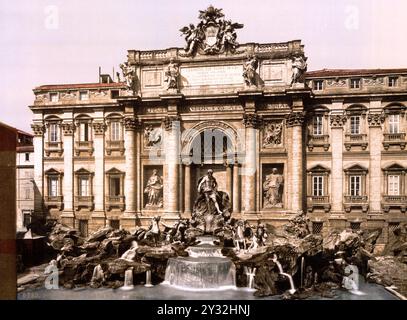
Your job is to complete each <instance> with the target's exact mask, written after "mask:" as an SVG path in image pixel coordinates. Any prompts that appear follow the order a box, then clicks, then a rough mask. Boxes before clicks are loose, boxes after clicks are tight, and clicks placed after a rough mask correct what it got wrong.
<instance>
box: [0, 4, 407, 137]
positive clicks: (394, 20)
mask: <svg viewBox="0 0 407 320" xmlns="http://www.w3.org/2000/svg"><path fill="white" fill-rule="evenodd" d="M210 4H212V5H213V6H215V7H217V8H223V13H224V14H225V17H226V18H227V19H231V20H232V21H234V22H239V23H243V24H244V28H243V29H240V30H238V38H237V40H238V42H240V43H245V42H259V43H272V42H285V41H290V40H297V39H301V40H302V43H303V44H304V45H305V54H306V56H308V70H318V69H323V68H330V69H333V68H343V69H347V68H407V54H406V52H407V41H406V40H407V39H406V30H407V19H406V18H405V13H406V12H407V1H405V0H342V1H338V0H301V1H300V0H269V1H265V0H263V1H261V0H223V1H221V0H205V1H202V0H171V1H164V0H149V1H139V0H69V1H64V0H18V1H17V0H16V1H10V0H0V48H1V50H0V70H1V72H2V74H1V76H0V103H1V105H0V121H2V122H5V123H7V124H9V125H12V126H15V127H18V128H19V129H22V130H26V131H28V132H31V128H30V125H31V119H32V112H31V110H30V109H29V108H28V106H29V105H31V104H32V103H33V101H34V94H33V92H32V89H33V88H35V87H37V86H39V85H44V84H59V83H87V82H97V81H98V68H99V66H100V67H101V68H102V72H104V73H112V70H113V68H114V69H115V71H118V70H119V67H118V66H119V64H120V63H122V62H123V61H125V60H126V55H127V50H129V49H135V50H149V49H164V48H169V47H183V46H184V38H183V37H181V35H180V32H179V29H180V28H181V27H183V26H185V25H187V24H189V23H194V24H196V23H197V22H198V21H199V20H198V13H199V11H198V10H203V9H206V8H207V7H208V6H209V5H210Z"/></svg>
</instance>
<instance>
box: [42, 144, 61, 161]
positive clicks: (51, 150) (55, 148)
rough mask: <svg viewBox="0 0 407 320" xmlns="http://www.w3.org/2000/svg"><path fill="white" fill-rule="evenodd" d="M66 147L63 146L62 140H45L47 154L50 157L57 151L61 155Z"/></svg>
mask: <svg viewBox="0 0 407 320" xmlns="http://www.w3.org/2000/svg"><path fill="white" fill-rule="evenodd" d="M63 151H64V149H63V147H62V141H57V142H50V141H48V142H45V148H44V152H45V156H46V157H49V156H50V155H51V153H57V154H58V156H61V155H62V153H63Z"/></svg>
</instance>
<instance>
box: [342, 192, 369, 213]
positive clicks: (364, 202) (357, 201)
mask: <svg viewBox="0 0 407 320" xmlns="http://www.w3.org/2000/svg"><path fill="white" fill-rule="evenodd" d="M368 200H369V198H368V196H350V195H345V196H344V197H343V206H344V208H345V211H346V212H350V211H351V210H352V209H353V208H361V209H362V211H363V212H367V210H368V209H369V202H368Z"/></svg>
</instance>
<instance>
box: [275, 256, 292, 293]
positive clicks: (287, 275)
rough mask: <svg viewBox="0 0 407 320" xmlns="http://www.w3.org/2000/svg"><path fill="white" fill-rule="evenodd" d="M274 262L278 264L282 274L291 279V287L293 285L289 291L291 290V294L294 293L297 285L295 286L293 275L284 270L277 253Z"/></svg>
mask: <svg viewBox="0 0 407 320" xmlns="http://www.w3.org/2000/svg"><path fill="white" fill-rule="evenodd" d="M273 262H274V263H275V264H276V265H277V267H278V271H279V272H280V274H281V275H283V276H285V277H287V278H288V280H289V281H290V287H291V288H290V290H288V292H289V293H290V294H294V293H295V291H296V290H295V286H294V281H293V277H292V276H291V275H289V274H288V273H285V272H284V271H283V267H282V266H281V263H280V262H279V261H278V260H277V256H276V255H274V258H273Z"/></svg>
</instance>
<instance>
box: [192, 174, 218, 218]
mask: <svg viewBox="0 0 407 320" xmlns="http://www.w3.org/2000/svg"><path fill="white" fill-rule="evenodd" d="M217 191H218V182H217V181H216V179H215V177H214V176H213V170H212V169H209V170H208V173H207V175H206V176H204V177H203V178H202V180H201V182H200V183H199V185H198V192H199V193H203V194H204V195H205V199H206V202H207V203H209V201H213V203H214V205H215V208H216V210H217V212H218V213H219V214H222V211H221V210H220V209H219V204H218V201H217V200H216V194H217Z"/></svg>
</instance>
